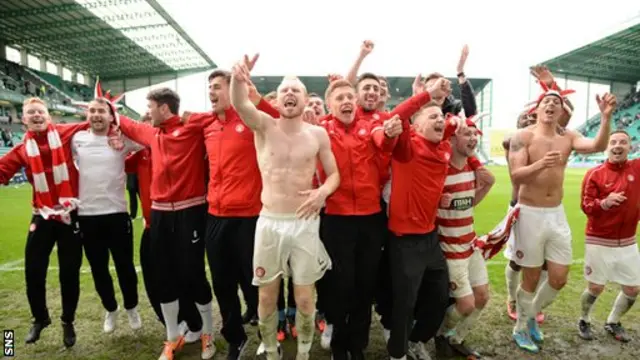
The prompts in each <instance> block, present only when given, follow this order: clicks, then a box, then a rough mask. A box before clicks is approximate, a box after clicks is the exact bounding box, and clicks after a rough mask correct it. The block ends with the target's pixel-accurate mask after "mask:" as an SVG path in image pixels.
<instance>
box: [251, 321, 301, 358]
mask: <svg viewBox="0 0 640 360" xmlns="http://www.w3.org/2000/svg"><path fill="white" fill-rule="evenodd" d="M296 312H297V311H296ZM258 313H260V312H258ZM258 328H259V329H260V335H262V343H263V344H264V348H265V350H266V352H267V358H268V357H270V356H271V357H273V356H274V355H277V354H278V335H277V332H278V311H277V310H274V311H273V312H272V313H271V315H269V316H267V317H265V318H262V317H260V319H259V321H258Z"/></svg>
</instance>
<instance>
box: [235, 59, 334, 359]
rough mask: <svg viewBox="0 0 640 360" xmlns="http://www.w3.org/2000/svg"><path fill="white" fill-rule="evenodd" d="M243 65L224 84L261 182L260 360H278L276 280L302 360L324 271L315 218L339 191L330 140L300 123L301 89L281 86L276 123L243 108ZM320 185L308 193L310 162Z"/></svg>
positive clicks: (327, 263) (256, 260) (257, 258)
mask: <svg viewBox="0 0 640 360" xmlns="http://www.w3.org/2000/svg"><path fill="white" fill-rule="evenodd" d="M249 79H250V75H249V69H248V68H247V66H246V64H244V63H238V64H236V65H235V66H234V68H233V75H232V78H231V104H232V105H233V107H234V108H235V109H236V110H237V111H238V113H239V114H240V117H241V118H242V119H243V121H244V122H245V123H246V124H247V126H249V127H250V128H251V129H252V130H253V131H254V133H255V143H256V150H257V156H258V164H259V167H260V173H261V175H262V184H263V190H262V194H261V199H262V204H263V208H262V212H261V214H260V217H259V219H258V223H257V226H256V241H255V250H254V255H253V264H254V275H255V276H254V278H253V283H254V285H256V286H259V304H258V317H259V318H260V322H259V327H260V332H261V334H262V341H263V342H264V344H265V348H266V352H267V359H268V360H275V359H279V358H281V357H282V353H281V351H280V349H279V347H278V340H277V338H276V330H277V326H278V313H277V311H276V303H277V299H278V290H279V287H280V281H281V278H282V277H283V276H290V277H291V278H292V280H293V283H294V292H295V300H296V305H297V309H298V310H297V312H296V328H297V330H298V354H297V357H296V359H297V360H305V359H308V358H309V350H310V349H311V343H312V340H313V333H314V315H315V303H314V299H313V295H314V294H313V293H314V284H315V282H316V281H317V280H319V279H320V278H322V276H323V275H324V273H325V272H326V271H327V270H328V269H329V268H330V267H331V259H330V258H329V256H328V254H327V252H326V250H325V248H324V246H323V245H322V243H321V242H320V236H319V227H320V219H319V217H318V214H319V212H320V209H321V208H322V206H323V205H324V202H325V200H326V198H327V197H328V196H329V195H331V194H332V193H333V192H334V191H335V190H336V188H337V187H338V185H339V183H340V175H339V173H338V171H337V167H336V161H335V158H334V156H333V153H332V152H331V145H330V142H329V136H328V135H327V132H326V130H324V129H323V128H320V127H317V126H313V125H309V124H307V123H305V122H304V121H303V120H302V114H303V111H304V108H305V105H306V100H307V99H306V97H307V92H306V88H305V86H304V85H303V84H302V83H301V82H300V80H298V79H297V78H285V79H284V80H283V81H282V83H281V84H280V86H279V87H278V90H277V92H278V100H277V108H278V109H279V110H280V113H281V117H280V119H277V120H276V119H274V118H273V117H271V116H269V115H267V114H266V113H264V112H260V111H258V110H257V109H256V107H255V106H254V105H253V104H252V103H251V101H249V98H248V88H247V82H248V81H249ZM317 159H319V160H320V162H321V163H322V167H323V168H324V171H325V173H326V174H327V179H326V181H325V182H324V184H322V186H320V187H318V188H317V189H312V182H313V177H314V174H315V171H316V161H317Z"/></svg>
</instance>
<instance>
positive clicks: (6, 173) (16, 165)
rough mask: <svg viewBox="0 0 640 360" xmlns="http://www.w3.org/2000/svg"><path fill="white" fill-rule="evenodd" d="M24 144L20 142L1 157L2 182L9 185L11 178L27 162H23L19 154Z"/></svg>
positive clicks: (0, 174)
mask: <svg viewBox="0 0 640 360" xmlns="http://www.w3.org/2000/svg"><path fill="white" fill-rule="evenodd" d="M23 147H24V145H23V144H19V145H18V146H16V147H14V148H13V149H11V151H9V152H8V153H7V154H6V155H4V156H3V157H0V184H2V185H7V184H8V183H9V180H11V178H12V177H13V175H15V174H16V173H17V172H18V170H20V168H21V167H23V166H24V165H25V164H23V163H22V160H21V157H20V155H19V153H20V151H22V149H23Z"/></svg>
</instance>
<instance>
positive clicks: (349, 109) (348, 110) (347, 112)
mask: <svg viewBox="0 0 640 360" xmlns="http://www.w3.org/2000/svg"><path fill="white" fill-rule="evenodd" d="M340 114H341V115H344V116H351V115H352V114H353V105H352V104H344V105H342V106H340Z"/></svg>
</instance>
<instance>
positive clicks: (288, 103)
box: [284, 96, 298, 109]
mask: <svg viewBox="0 0 640 360" xmlns="http://www.w3.org/2000/svg"><path fill="white" fill-rule="evenodd" d="M296 105H298V101H297V100H296V98H295V97H293V96H289V97H287V98H285V99H284V108H285V109H290V108H295V107H296Z"/></svg>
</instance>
